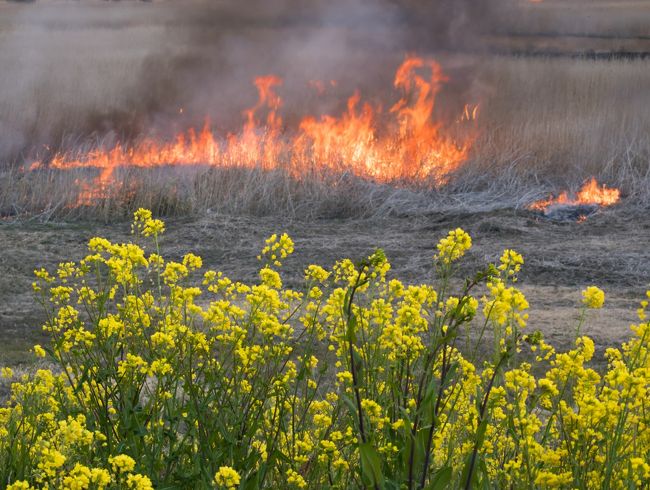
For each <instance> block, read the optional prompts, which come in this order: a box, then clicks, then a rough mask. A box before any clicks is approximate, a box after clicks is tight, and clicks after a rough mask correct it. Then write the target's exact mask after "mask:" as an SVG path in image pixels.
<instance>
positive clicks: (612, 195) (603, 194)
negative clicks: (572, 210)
mask: <svg viewBox="0 0 650 490" xmlns="http://www.w3.org/2000/svg"><path fill="white" fill-rule="evenodd" d="M620 198H621V191H620V190H618V189H614V188H610V187H607V186H605V185H602V186H600V185H598V182H597V181H596V179H595V178H593V177H592V178H591V179H590V180H589V181H588V182H587V183H586V184H584V185H583V186H582V188H581V189H580V190H579V191H578V193H577V194H576V196H575V198H574V199H572V198H570V197H569V194H568V193H567V192H566V191H565V192H562V193H560V195H559V196H557V197H553V196H550V197H549V198H548V199H543V200H541V201H537V202H534V203H533V204H531V205H530V206H529V208H530V209H532V210H535V211H543V212H546V210H548V209H549V208H550V207H551V206H558V205H568V206H577V205H593V206H603V207H605V206H611V205H613V204H616V203H617V202H618V201H619V200H620Z"/></svg>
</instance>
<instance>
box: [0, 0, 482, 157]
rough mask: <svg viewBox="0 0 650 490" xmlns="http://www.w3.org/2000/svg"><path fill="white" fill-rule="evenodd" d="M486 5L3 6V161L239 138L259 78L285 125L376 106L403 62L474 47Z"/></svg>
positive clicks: (191, 2) (260, 0)
mask: <svg viewBox="0 0 650 490" xmlns="http://www.w3.org/2000/svg"><path fill="white" fill-rule="evenodd" d="M489 3H490V2H485V1H480V0H464V1H463V0H439V1H429V2H427V1H424V0H420V1H417V0H410V1H409V0H402V1H400V0H374V1H370V0H338V1H328V0H318V1H317V0H314V1H309V2H306V1H303V0H246V1H235V0H230V1H224V2H217V1H208V0H204V1H200V0H183V1H174V2H172V1H161V2H153V3H150V2H127V1H123V2H97V1H95V2H90V1H89V2H84V1H81V2H80V1H75V2H66V1H60V0H59V1H56V2H49V1H47V0H41V1H40V2H35V3H29V4H16V3H2V2H1V1H0V162H1V161H4V162H9V161H16V160H20V159H21V158H23V157H25V156H26V155H28V154H30V153H32V152H33V151H35V150H36V151H40V152H47V151H54V150H56V149H58V148H61V147H71V146H75V145H77V144H81V143H84V142H87V141H88V140H89V139H91V140H94V141H106V142H110V141H111V139H117V138H119V139H128V138H134V137H137V136H138V135H141V134H143V133H151V132H156V133H159V134H161V135H171V134H173V133H174V132H176V131H179V130H182V129H185V128H187V127H190V126H200V125H201V124H202V123H203V120H204V119H205V118H206V117H208V118H210V119H211V121H212V122H213V124H214V125H215V126H216V127H218V128H220V129H223V130H224V131H229V130H233V129H234V128H236V127H237V125H238V124H239V123H240V121H241V111H242V110H243V109H244V108H246V107H249V106H251V105H252V104H254V102H255V100H256V92H255V88H254V87H253V85H252V84H251V80H252V79H253V78H254V77H255V76H257V75H264V74H270V73H274V74H277V75H279V76H281V77H282V78H283V79H284V80H285V82H284V85H283V86H282V88H281V94H282V96H283V98H284V100H285V106H284V107H283V115H285V120H286V121H287V123H290V122H291V121H292V117H297V116H298V115H303V114H305V112H307V110H309V111H310V112H311V113H315V114H318V113H325V112H332V111H337V110H340V109H341V108H342V107H344V105H345V101H346V98H347V97H348V96H349V95H350V94H351V93H352V92H353V91H354V90H355V89H360V90H362V91H363V93H364V94H365V93H375V94H377V96H378V97H381V96H382V95H383V94H382V93H381V91H382V90H383V91H388V90H390V88H391V81H392V76H393V72H394V70H395V68H396V66H398V64H399V62H400V61H401V60H402V59H403V57H404V55H405V53H407V52H417V53H420V54H430V53H436V52H438V51H440V50H454V49H464V48H465V47H467V46H469V45H470V44H471V40H472V38H473V35H474V33H477V32H479V29H478V26H480V25H481V22H484V21H486V19H488V17H489V12H488V11H487V8H486V7H485V4H489ZM315 80H318V81H321V82H323V84H324V86H325V87H327V89H328V91H329V92H330V93H329V96H328V97H318V96H317V94H315V93H314V90H313V87H312V88H310V86H309V82H310V81H315ZM330 80H336V81H337V84H336V85H335V86H334V85H333V84H330V83H329V82H330Z"/></svg>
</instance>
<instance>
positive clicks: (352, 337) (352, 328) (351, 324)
mask: <svg viewBox="0 0 650 490" xmlns="http://www.w3.org/2000/svg"><path fill="white" fill-rule="evenodd" d="M347 326H348V329H347V331H346V333H345V337H346V339H347V341H348V342H351V343H353V344H356V342H357V335H356V331H357V317H356V316H355V315H354V314H353V313H350V316H349V317H348V325H347Z"/></svg>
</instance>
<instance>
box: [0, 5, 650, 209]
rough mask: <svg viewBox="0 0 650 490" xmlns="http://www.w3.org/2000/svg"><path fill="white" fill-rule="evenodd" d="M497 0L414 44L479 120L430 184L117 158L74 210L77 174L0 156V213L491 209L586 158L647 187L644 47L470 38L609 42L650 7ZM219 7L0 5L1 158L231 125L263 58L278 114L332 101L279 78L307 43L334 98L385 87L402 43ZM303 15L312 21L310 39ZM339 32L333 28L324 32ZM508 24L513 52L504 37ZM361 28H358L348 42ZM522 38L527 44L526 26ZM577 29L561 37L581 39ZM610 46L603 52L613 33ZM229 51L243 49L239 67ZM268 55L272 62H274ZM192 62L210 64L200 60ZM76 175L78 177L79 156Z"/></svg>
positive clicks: (545, 187) (574, 179) (640, 26)
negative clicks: (621, 49)
mask: <svg viewBox="0 0 650 490" xmlns="http://www.w3.org/2000/svg"><path fill="white" fill-rule="evenodd" d="M501 7H502V9H500V10H498V15H497V14H496V13H495V12H493V15H494V17H495V18H498V22H495V23H493V24H490V27H489V29H486V28H482V31H486V30H489V32H487V33H486V32H482V34H481V36H487V37H481V36H479V34H477V32H479V30H478V29H477V30H476V32H469V31H468V32H467V35H466V37H467V38H470V39H475V41H474V46H473V47H472V46H470V47H469V51H467V52H465V53H464V54H463V53H459V52H451V53H450V52H449V51H445V52H444V53H443V52H435V50H434V51H432V52H430V53H422V54H431V55H432V56H434V57H436V58H437V59H439V60H440V61H441V62H442V64H443V66H444V67H445V70H446V71H447V72H448V73H449V74H450V77H451V80H452V82H451V83H449V84H447V86H446V87H445V89H444V90H443V93H442V94H441V96H440V101H439V104H438V109H437V110H438V114H439V115H440V117H443V118H445V117H449V115H450V114H458V113H459V111H460V110H461V108H462V106H463V104H464V103H465V102H474V103H480V115H479V121H478V126H479V136H478V139H477V140H476V142H475V143H474V147H473V151H472V154H471V157H470V160H469V161H468V162H467V163H466V164H465V165H464V166H463V167H462V168H461V169H460V170H459V171H458V172H457V174H455V175H453V176H452V178H451V180H450V182H449V184H448V185H447V186H445V187H444V188H442V189H438V190H437V191H436V192H430V191H423V190H421V189H420V190H417V189H416V190H410V191H409V190H404V189H395V188H390V187H386V186H377V185H374V184H372V183H368V182H363V181H356V180H355V179H352V178H350V177H348V176H344V177H340V176H332V177H331V179H332V180H331V181H328V182H307V181H302V182H295V181H293V180H292V179H291V178H289V177H287V176H285V175H283V174H282V173H281V172H274V173H264V172H261V171H220V170H214V169H209V170H206V169H199V168H197V169H193V170H187V169H185V170H184V171H183V172H182V173H179V172H177V171H175V170H173V169H160V170H157V171H155V172H149V173H148V174H147V176H146V178H144V179H139V178H136V177H137V176H138V175H139V172H136V171H128V172H127V171H124V172H127V174H128V176H129V177H128V178H127V180H126V181H127V182H128V185H126V186H125V187H124V188H123V189H121V190H119V191H117V192H116V194H115V197H116V200H114V201H109V202H100V203H98V207H97V209H87V208H80V209H71V205H72V204H74V203H75V201H76V192H77V186H76V185H75V184H74V181H75V180H76V179H78V178H79V177H80V174H79V173H76V172H67V173H60V172H51V173H49V172H47V171H46V172H38V173H29V172H27V173H23V172H21V171H19V170H16V168H15V167H11V166H4V169H3V170H0V171H1V172H2V179H1V180H0V212H2V214H3V215H5V216H7V215H8V216H15V215H19V214H23V213H28V214H32V215H33V214H41V216H42V217H46V218H50V217H53V216H56V217H59V218H71V217H75V216H83V215H87V214H88V212H90V213H91V214H95V215H96V216H101V217H103V218H113V217H119V216H125V215H127V214H128V213H129V212H130V211H131V210H132V209H133V208H137V207H138V206H140V205H144V206H147V207H153V208H154V209H157V210H160V211H162V212H165V213H178V214H186V213H188V212H191V213H195V212H202V211H205V210H206V209H212V210H219V211H223V212H236V213H239V212H245V213H253V214H258V213H263V214H269V213H271V214H287V213H289V214H293V215H297V216H303V217H309V216H314V215H317V216H332V215H337V216H346V215H361V216H367V215H382V214H384V213H386V212H392V213H395V212H396V213H398V214H399V213H411V212H415V211H418V210H419V211H421V212H422V211H424V212H426V211H427V210H430V209H432V208H435V209H444V208H449V207H454V206H456V205H457V203H458V202H459V201H461V202H463V203H465V205H466V207H469V208H471V209H478V208H480V209H491V208H494V207H521V206H524V205H526V204H528V203H529V202H530V201H532V200H534V199H536V198H539V197H541V196H542V195H545V194H546V193H548V192H549V191H551V190H557V189H560V188H566V187H569V188H575V187H577V186H579V185H580V184H581V183H582V182H583V181H584V180H585V179H586V178H589V177H590V176H592V175H593V176H596V177H597V178H598V179H599V180H601V181H603V182H605V183H607V184H609V185H614V186H618V187H620V188H621V189H622V191H623V194H624V196H626V197H627V202H628V203H631V204H635V205H645V204H647V203H648V199H650V195H649V194H648V190H649V189H650V185H648V179H649V168H650V167H649V165H648V159H649V155H650V136H648V135H650V114H649V113H648V111H647V110H646V107H647V105H648V102H650V101H648V97H649V96H648V92H647V87H648V86H650V70H649V69H648V68H649V67H650V61H646V60H643V59H636V60H634V59H633V60H626V59H611V60H592V59H588V58H583V59H575V58H571V57H551V58H548V57H526V56H524V57H521V56H508V55H500V56H495V55H492V56H487V57H486V55H485V54H481V55H476V54H473V53H472V51H474V50H475V49H476V46H478V45H480V44H481V43H482V41H483V40H484V39H489V36H491V35H493V34H494V33H497V34H498V33H504V32H506V33H510V34H512V33H513V32H514V33H515V34H517V35H521V34H535V35H540V34H543V35H546V36H547V37H546V38H547V39H548V37H549V36H548V35H552V36H553V38H559V39H561V40H562V42H564V43H567V42H568V43H569V45H570V43H571V42H572V41H571V39H573V40H574V41H575V40H576V37H575V35H580V36H585V35H589V36H601V37H603V36H605V38H607V37H611V38H613V39H611V40H610V41H608V40H607V39H605V40H603V39H600V40H599V41H598V42H601V43H602V42H605V43H607V42H611V43H615V42H616V39H618V38H619V37H620V36H623V37H638V36H646V35H647V32H646V31H647V25H648V23H647V22H645V21H644V19H646V17H647V16H650V12H649V11H650V9H648V8H647V7H645V4H644V3H642V2H560V3H558V2H543V3H534V4H533V3H529V2H516V3H515V4H513V3H512V2H502V4H501ZM220 8H222V11H219V16H218V18H219V19H221V21H222V24H223V26H222V27H224V29H221V30H220V34H219V35H217V36H215V35H214V34H213V33H212V30H211V29H210V26H209V23H202V22H201V20H200V19H199V18H193V17H191V16H189V17H186V18H184V19H183V22H179V23H174V22H173V18H174V12H175V10H174V8H173V7H170V5H169V4H165V3H163V4H158V5H155V6H152V5H148V4H139V3H135V4H126V6H124V5H121V6H120V7H119V8H112V7H111V6H110V5H106V4H104V3H89V4H85V6H83V7H79V6H78V5H76V4H75V5H73V6H71V5H70V4H68V3H55V4H51V3H44V4H42V5H40V4H37V5H28V6H16V5H8V4H0V9H2V14H3V15H2V16H0V64H1V65H2V66H3V68H4V69H3V70H2V72H0V94H1V95H0V114H1V115H2V116H1V117H0V130H1V131H2V137H1V138H0V154H2V155H4V156H5V160H8V161H9V160H11V161H16V160H18V161H20V159H21V158H24V157H25V156H26V155H28V154H29V151H30V149H33V148H34V147H36V148H38V149H39V150H40V153H41V154H43V153H45V152H46V150H45V149H44V147H43V146H39V145H40V144H45V143H47V144H48V145H49V146H48V148H61V147H63V148H71V147H75V148H79V147H81V146H86V147H88V146H93V145H98V144H103V145H108V146H110V145H111V142H112V141H115V138H116V137H119V138H125V137H126V138H128V137H134V136H137V135H138V134H140V133H141V132H145V133H147V132H150V131H151V129H152V128H154V130H155V132H156V133H157V134H161V135H165V134H167V135H170V134H173V133H174V132H175V131H177V130H179V129H183V128H184V127H186V126H187V125H195V124H196V125H198V124H200V121H201V120H202V118H203V117H204V116H205V115H206V113H207V115H210V116H212V117H213V119H215V120H216V121H217V126H218V127H222V128H224V129H227V128H229V127H232V126H231V124H232V122H233V121H236V122H238V121H239V119H240V116H239V114H240V112H241V110H242V109H243V108H244V107H247V106H250V105H251V103H252V101H253V100H254V98H255V94H254V90H253V88H252V87H250V86H249V85H250V84H249V83H248V81H249V80H250V79H251V77H252V76H253V75H255V74H260V73H267V72H269V71H276V72H278V73H280V74H282V75H286V76H287V84H286V85H287V86H286V87H285V92H284V93H282V95H283V96H284V98H285V100H286V107H285V108H283V114H284V115H285V119H286V120H287V123H288V124H289V123H290V122H291V121H292V118H293V117H295V116H297V115H298V114H304V113H305V112H311V111H313V112H316V113H318V112H319V111H326V112H332V111H337V110H339V109H340V107H335V106H334V105H332V103H331V102H329V103H328V104H326V106H325V107H323V105H322V102H321V101H315V100H314V99H313V97H312V98H309V97H306V96H305V95H304V93H301V92H300V91H299V90H298V89H297V88H296V87H295V86H294V85H295V84H297V83H298V80H293V81H292V79H291V77H292V75H295V74H296V73H297V72H298V69H297V68H295V67H291V66H292V63H291V62H292V60H293V58H295V61H297V62H304V63H307V67H308V68H309V67H310V66H311V65H310V64H309V58H310V56H312V55H315V54H317V53H319V52H320V54H323V53H327V56H326V57H325V58H323V59H324V61H323V65H324V68H323V72H321V73H320V74H321V75H324V76H327V74H326V73H325V70H326V69H333V70H334V72H335V73H333V74H332V76H333V78H340V79H341V80H342V81H341V84H340V87H339V88H338V89H337V90H338V92H337V93H336V94H334V97H333V99H335V100H338V102H339V105H340V102H341V101H343V100H345V97H346V96H347V95H349V94H350V93H351V92H352V90H353V88H354V87H356V86H361V87H362V89H363V93H364V94H366V93H367V94H368V95H369V96H373V95H374V96H385V89H384V88H383V87H388V86H389V85H390V77H391V75H392V71H393V70H394V68H395V67H396V66H397V64H398V63H399V61H400V59H401V57H402V56H403V52H402V51H401V50H400V46H401V44H399V43H397V42H396V43H393V44H391V43H387V42H386V41H385V40H384V38H383V37H382V36H377V37H368V36H369V34H368V33H364V29H365V27H363V28H361V29H359V28H357V27H355V28H354V29H353V28H351V26H350V25H349V23H346V22H343V21H341V20H340V19H338V18H334V19H333V20H330V21H329V22H327V23H325V24H324V25H323V26H319V27H317V28H316V27H314V26H313V25H312V24H313V19H312V18H311V17H310V15H315V14H311V13H305V12H304V11H301V10H297V11H294V12H291V11H289V13H284V14H282V16H280V18H278V16H277V12H274V11H273V10H272V9H267V10H266V11H262V12H260V13H259V14H257V15H256V16H254V15H252V14H251V12H240V11H237V10H235V9H233V8H231V7H220ZM107 9H111V15H110V16H107V15H106V12H107ZM505 13H507V15H506V14H505ZM586 13H588V14H589V15H585V14H586ZM358 15H359V16H360V17H359V18H360V19H365V18H366V17H368V18H372V19H373V20H374V21H375V22H376V23H377V25H378V26H380V27H381V30H382V31H383V33H382V35H383V34H393V35H394V36H397V35H398V34H399V32H400V28H399V26H396V25H393V24H391V22H390V19H391V18H390V16H387V17H386V18H383V17H382V16H380V15H379V16H378V15H377V13H376V12H370V13H369V12H365V11H362V12H360V13H359V14H358ZM364 16H365V17H364ZM373 16H374V17H373ZM375 17H376V18H375ZM578 19H581V20H579V21H578ZM631 19H633V20H631ZM350 22H351V23H352V24H354V22H352V21H350ZM303 24H304V25H303ZM362 25H365V24H362ZM197 26H198V27H197ZM305 26H309V28H308V29H307V31H309V32H310V34H309V35H308V37H307V38H305V37H304V36H305V32H304V31H305V29H306V27H305ZM644 26H646V27H644ZM625 27H627V29H628V30H625V29H624V28H625ZM515 28H516V29H515ZM644 29H645V30H644ZM90 33H92V35H90ZM242 33H243V34H242ZM314 33H315V34H314ZM461 34H462V33H461ZM567 34H568V35H573V36H574V37H568V38H567V37H566V35H567ZM456 35H459V34H458V33H457V34H456ZM562 36H564V37H562ZM341 37H344V38H345V41H344V42H342V43H340V44H336V43H334V40H335V39H337V38H341ZM519 37H521V36H519ZM542 37H543V36H542ZM280 38H282V39H286V38H290V39H296V40H304V39H307V40H308V41H309V42H306V46H307V47H306V48H304V50H301V49H299V48H298V47H297V45H299V44H300V43H299V42H298V41H296V42H294V41H293V40H292V41H291V42H289V43H285V44H282V46H281V47H282V53H281V54H279V55H278V56H277V57H276V58H275V59H273V60H271V61H270V60H269V59H267V58H268V57H266V56H259V55H257V56H256V57H255V59H252V60H251V56H252V55H251V53H254V52H256V50H259V48H260V46H262V45H265V44H268V43H271V44H272V43H278V42H279V41H278V39H280ZM508 39H509V41H508V42H510V43H512V45H511V47H512V48H513V49H514V50H515V51H519V50H520V49H519V47H518V44H517V43H518V42H519V40H518V38H517V36H514V37H513V36H510V37H509V38H508ZM577 39H582V38H577ZM359 40H365V41H366V42H367V43H370V45H366V46H363V45H360V44H359V43H358V42H356V41H359ZM199 41H200V42H199ZM197 42H199V43H198V44H197ZM527 42H528V43H529V44H530V43H532V44H533V45H535V42H536V39H535V38H533V39H532V41H531V40H528V41H527ZM581 42H582V41H580V42H579V43H578V44H576V45H575V46H577V47H578V48H580V46H581V44H580V43H581ZM333 43H334V44H333ZM382 43H383V45H382ZM234 45H236V46H237V47H236V48H233V46H234ZM240 45H241V46H240ZM432 46H433V47H434V48H435V44H432ZM215 47H219V48H221V49H222V51H223V52H221V53H220V54H219V55H218V56H214V54H213V52H214V50H215ZM502 47H503V46H501V48H502ZM529 47H530V46H529ZM610 47H611V48H612V50H613V51H616V48H615V46H614V45H612V46H610ZM348 48H349V49H348ZM378 48H381V49H382V50H383V53H384V55H383V57H382V59H381V60H378V59H375V58H374V57H369V56H368V53H369V52H370V51H369V50H372V49H378ZM538 48H539V46H533V47H532V48H531V49H532V50H533V51H535V50H538ZM542 48H543V45H542ZM329 49H331V51H332V52H329V51H328V50H329ZM341 51H345V52H341ZM499 51H502V49H499ZM535 52H537V51H535ZM243 59H245V60H247V61H250V62H248V63H245V65H246V67H245V68H242V67H241V64H242V60H243ZM362 61H363V62H362ZM273 63H275V64H277V65H279V66H277V67H272V66H271V65H272V64H273ZM201 64H204V65H206V66H207V68H206V66H204V67H203V68H201V69H200V70H198V71H197V68H196V67H197V66H198V65H201ZM312 64H313V62H312ZM333 67H336V68H335V69H334V68H333ZM285 72H286V73H285ZM242 79H243V80H246V83H242ZM190 80H192V81H190ZM196 80H198V82H197V81H196ZM208 80H210V81H209V82H208ZM292 84H293V85H292ZM382 91H384V92H382ZM197 93H198V95H197ZM208 100H209V103H208V102H207V101H208ZM181 106H182V107H186V108H187V110H186V111H185V113H184V115H183V116H180V115H178V107H181ZM199 108H200V109H199ZM224 115H227V116H226V117H224ZM84 135H85V136H84ZM88 135H91V136H90V138H87V136H88ZM460 137H461V138H463V137H464V135H462V134H461V135H460ZM472 137H473V136H472ZM124 172H123V173H124ZM83 175H84V176H85V177H86V178H89V176H91V175H93V172H92V170H90V171H88V172H85V173H84V174H83ZM331 182H335V183H336V185H332V184H331ZM400 206H402V208H401V209H400Z"/></svg>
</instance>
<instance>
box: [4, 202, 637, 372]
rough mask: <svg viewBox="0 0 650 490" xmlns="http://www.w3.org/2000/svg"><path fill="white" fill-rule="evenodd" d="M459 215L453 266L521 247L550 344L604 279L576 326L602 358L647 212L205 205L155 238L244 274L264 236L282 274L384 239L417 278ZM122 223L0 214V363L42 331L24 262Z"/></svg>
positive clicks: (621, 316) (66, 251) (523, 282)
mask: <svg viewBox="0 0 650 490" xmlns="http://www.w3.org/2000/svg"><path fill="white" fill-rule="evenodd" d="M458 226H460V227H463V228H464V229H466V230H467V231H468V232H470V233H471V235H472V237H473V239H474V247H473V248H472V250H471V253H470V254H469V256H468V257H467V259H466V260H465V261H464V262H463V265H462V268H461V270H460V274H461V275H462V274H471V273H472V271H474V270H476V269H478V268H479V267H480V266H481V265H482V264H484V263H486V262H487V261H493V260H497V259H498V257H499V255H500V253H501V251H502V250H503V249H504V248H513V249H515V250H517V251H519V252H521V253H522V254H523V255H524V257H525V260H526V263H525V267H524V270H523V273H522V274H521V276H520V283H519V284H520V287H521V288H522V289H523V290H524V291H525V292H526V294H527V297H528V300H529V302H530V304H531V309H530V321H529V328H530V329H540V330H542V331H543V332H544V333H545V336H546V338H547V339H549V340H550V341H551V342H552V343H553V344H554V345H556V346H558V347H563V346H565V347H566V346H568V345H569V344H570V343H571V342H572V341H573V337H574V326H575V320H576V318H577V315H578V304H579V302H580V290H581V289H582V288H584V287H585V286H587V285H592V284H594V285H598V286H600V287H602V288H603V289H604V290H605V292H606V295H607V300H606V305H605V308H604V309H603V310H600V311H594V312H591V315H590V316H589V320H588V322H587V324H586V326H585V327H584V329H583V332H584V333H586V334H588V335H590V336H592V337H593V338H594V341H595V342H596V344H597V346H598V350H599V354H600V355H601V359H602V352H603V350H604V348H605V347H608V346H612V345H616V344H619V343H620V342H621V341H623V340H625V339H626V338H627V336H628V333H629V324H630V323H631V322H634V320H635V310H636V307H637V305H638V301H639V300H640V299H642V296H643V294H644V292H645V290H646V289H647V288H648V287H649V286H650V284H649V281H650V260H649V259H650V252H649V251H648V240H649V238H650V218H649V217H648V215H647V213H640V212H630V211H628V210H624V209H620V210H615V209H614V210H608V211H602V212H599V213H597V214H595V215H593V216H591V217H590V218H589V219H588V220H587V221H585V222H582V223H576V222H562V223H561V222H553V221H549V220H548V219H545V218H543V217H540V216H539V215H536V214H533V213H531V212H527V211H512V210H502V211H492V212H489V213H473V214H446V215H442V214H431V215H427V216H404V217H394V218H389V219H382V220H370V221H368V220H332V219H328V220H320V221H319V220H312V221H308V222H304V221H292V220H282V219H278V218H268V217H267V218H260V217H241V216H238V217H231V216H205V217H202V218H198V219H192V220H189V219H182V220H181V219H173V220H167V228H168V232H167V233H166V235H165V236H164V238H163V241H162V248H163V250H164V252H165V254H166V255H167V256H169V257H171V258H180V257H181V256H182V255H183V254H185V253H186V252H189V251H193V252H195V253H198V254H199V255H201V256H202V257H203V259H204V265H205V266H206V267H209V268H215V269H217V270H222V271H224V272H225V273H227V274H228V275H229V276H230V277H232V278H233V279H239V280H246V281H252V280H255V276H256V267H257V265H258V263H257V260H256V258H255V257H256V255H257V253H258V252H259V249H260V248H261V247H262V244H263V240H264V238H266V237H267V236H269V235H270V234H272V233H274V232H279V233H280V232H285V231H286V232H288V233H289V234H290V235H291V236H292V237H293V239H294V241H295V243H296V253H295V254H294V255H293V256H292V258H291V259H290V260H288V261H287V263H286V265H285V267H284V269H285V282H286V283H287V284H288V285H292V286H297V285H298V284H299V281H300V277H301V271H302V270H303V268H304V266H305V265H307V264H308V263H319V264H321V265H324V266H330V265H331V264H332V263H333V262H334V261H335V260H337V259H339V258H342V257H350V258H352V259H358V258H362V257H364V256H366V255H368V254H369V253H371V251H372V250H373V249H374V248H375V247H381V248H383V249H384V250H385V252H386V255H387V256H388V258H389V259H390V261H391V262H392V264H393V271H392V273H393V274H394V275H395V276H397V277H399V278H401V279H403V280H405V281H407V282H421V281H430V280H432V279H433V275H432V273H433V271H432V255H433V253H434V251H433V249H434V247H435V244H436V242H437V241H438V239H439V238H440V237H442V236H443V235H445V234H446V232H447V231H448V230H450V229H452V228H455V227H458ZM129 231H130V226H129V224H128V223H119V224H112V225H106V224H97V223H89V222H75V223H48V224H39V223H30V222H22V223H16V222H14V223H1V224H0V246H1V248H2V254H1V255H0V270H1V271H2V274H1V275H0V365H5V364H12V365H15V364H20V363H23V362H29V360H30V358H31V356H30V355H29V354H28V350H29V348H30V347H31V345H32V344H33V343H37V342H38V343H44V342H46V340H47V339H45V338H44V336H43V334H42V333H41V332H40V325H41V323H42V321H43V312H42V310H41V307H40V306H39V305H38V304H36V303H35V301H34V299H33V296H32V293H31V282H32V274H33V270H34V269H35V268H37V267H46V268H49V269H52V268H55V267H56V265H57V264H58V263H59V262H61V261H64V260H78V259H80V258H82V257H83V255H84V252H85V245H86V243H87V241H88V239H89V238H90V237H92V236H96V235H99V236H106V237H109V238H110V239H112V240H113V241H124V240H128V239H130V234H129ZM600 362H602V360H601V361H600Z"/></svg>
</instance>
